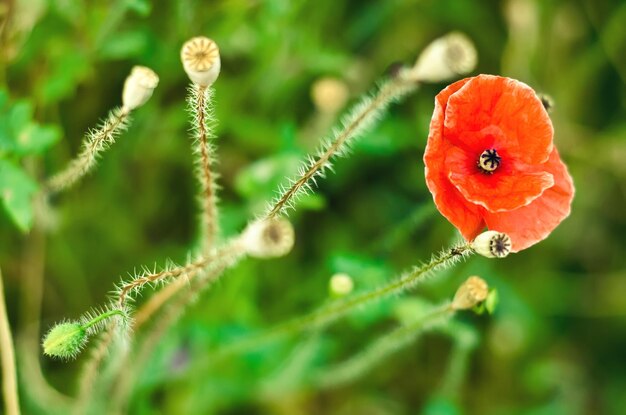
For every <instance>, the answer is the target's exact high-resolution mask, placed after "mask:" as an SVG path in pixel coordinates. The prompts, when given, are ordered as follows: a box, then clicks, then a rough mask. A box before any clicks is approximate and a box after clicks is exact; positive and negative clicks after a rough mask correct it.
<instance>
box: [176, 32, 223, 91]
mask: <svg viewBox="0 0 626 415" xmlns="http://www.w3.org/2000/svg"><path fill="white" fill-rule="evenodd" d="M180 60H181V61H182V62H183V68H184V69H185V72H187V76H189V79H191V82H193V83H194V84H196V85H199V86H203V87H207V86H209V85H211V84H212V83H213V82H215V80H216V79H217V77H218V75H219V74H220V68H221V61H220V50H219V48H218V47H217V44H216V43H215V42H214V41H212V40H211V39H209V38H208V37H204V36H198V37H194V38H192V39H189V40H188V41H187V42H185V44H184V45H183V48H182V49H181V50H180Z"/></svg>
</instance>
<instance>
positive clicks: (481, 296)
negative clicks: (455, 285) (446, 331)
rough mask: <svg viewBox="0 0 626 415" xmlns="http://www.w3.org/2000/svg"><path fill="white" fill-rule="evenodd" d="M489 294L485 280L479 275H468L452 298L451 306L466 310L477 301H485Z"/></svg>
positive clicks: (455, 308)
mask: <svg viewBox="0 0 626 415" xmlns="http://www.w3.org/2000/svg"><path fill="white" fill-rule="evenodd" d="M488 295H489V287H488V286H487V283H486V282H485V280H483V279H482V278H480V277H477V276H472V277H469V278H468V279H467V280H465V282H464V283H463V284H462V285H461V286H460V287H459V289H458V290H457V291H456V294H455V295H454V299H453V300H452V304H451V307H452V309H454V310H468V309H470V308H472V307H474V306H475V305H477V304H478V303H480V302H482V301H485V300H486V299H487V296H488Z"/></svg>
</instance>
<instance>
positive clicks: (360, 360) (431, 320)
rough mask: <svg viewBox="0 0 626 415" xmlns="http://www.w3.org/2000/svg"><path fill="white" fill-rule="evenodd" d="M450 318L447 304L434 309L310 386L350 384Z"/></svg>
mask: <svg viewBox="0 0 626 415" xmlns="http://www.w3.org/2000/svg"><path fill="white" fill-rule="evenodd" d="M453 315H454V309H452V308H451V307H450V303H449V302H448V303H446V304H444V305H443V306H440V307H436V308H433V309H432V310H430V311H429V312H428V313H426V314H425V315H423V316H420V317H419V318H418V319H417V320H416V321H414V322H412V323H410V324H407V325H405V326H402V327H400V328H397V329H395V330H393V331H392V332H390V333H388V334H385V335H383V336H381V337H379V338H378V339H376V340H375V341H373V342H372V343H371V344H370V345H369V346H368V347H367V348H366V349H365V350H364V351H362V352H361V353H359V354H357V355H356V356H353V357H351V358H349V359H347V360H346V361H344V362H342V363H340V364H337V365H335V366H333V367H331V368H329V369H326V370H323V371H320V372H318V373H317V374H316V375H315V376H314V377H313V384H314V385H315V386H318V387H321V388H332V387H336V386H339V385H344V384H347V383H350V382H353V381H354V380H356V379H358V378H360V377H362V376H363V375H365V374H367V373H368V372H369V371H370V370H372V369H373V368H374V367H375V366H376V365H379V364H380V363H381V362H382V361H383V360H384V359H385V358H387V357H388V356H390V355H391V354H393V353H394V352H396V351H398V350H400V349H402V348H404V347H407V346H408V345H410V344H411V343H413V342H414V341H415V340H416V339H417V337H418V336H419V335H420V334H421V333H422V332H423V331H424V330H427V329H430V328H433V327H436V326H440V325H442V324H445V323H446V322H448V321H449V319H450V318H452V316H453Z"/></svg>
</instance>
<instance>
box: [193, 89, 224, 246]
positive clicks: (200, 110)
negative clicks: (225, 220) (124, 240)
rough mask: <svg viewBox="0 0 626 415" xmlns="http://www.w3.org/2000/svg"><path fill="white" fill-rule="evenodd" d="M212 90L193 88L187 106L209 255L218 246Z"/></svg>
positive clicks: (202, 243)
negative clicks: (213, 168)
mask: <svg viewBox="0 0 626 415" xmlns="http://www.w3.org/2000/svg"><path fill="white" fill-rule="evenodd" d="M213 94H214V89H213V88H212V87H206V86H199V85H196V84H192V86H191V87H190V88H189V96H188V98H187V104H188V109H189V112H190V114H191V116H192V123H191V124H192V129H193V134H194V142H193V153H194V156H195V166H196V176H197V178H198V181H199V183H200V187H201V192H200V197H199V199H200V200H199V202H200V205H201V211H202V213H201V223H202V225H201V232H200V238H201V239H200V249H201V252H207V251H208V250H209V249H211V248H212V247H213V245H214V243H215V239H216V237H217V234H218V217H217V193H216V191H217V190H218V187H217V184H216V178H217V175H216V173H215V172H214V171H213V170H212V169H211V166H212V165H213V164H214V158H215V156H214V154H215V146H214V144H213V142H212V140H213V139H215V138H216V136H215V133H214V131H215V126H216V119H215V115H214V111H213Z"/></svg>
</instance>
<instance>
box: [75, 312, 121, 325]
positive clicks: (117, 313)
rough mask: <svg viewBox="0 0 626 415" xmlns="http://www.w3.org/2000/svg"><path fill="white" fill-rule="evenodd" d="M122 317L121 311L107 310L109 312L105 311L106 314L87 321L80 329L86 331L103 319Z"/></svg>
mask: <svg viewBox="0 0 626 415" xmlns="http://www.w3.org/2000/svg"><path fill="white" fill-rule="evenodd" d="M124 315H125V314H124V312H123V311H122V310H117V309H114V310H109V311H106V312H104V313H102V314H100V315H98V316H97V317H96V318H94V319H92V320H90V321H88V322H87V323H85V324H83V326H82V327H83V329H85V330H87V329H88V328H90V327H93V326H95V325H96V324H98V323H100V322H101V321H102V320H105V319H107V318H109V317H112V316H122V317H123V316H124Z"/></svg>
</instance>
